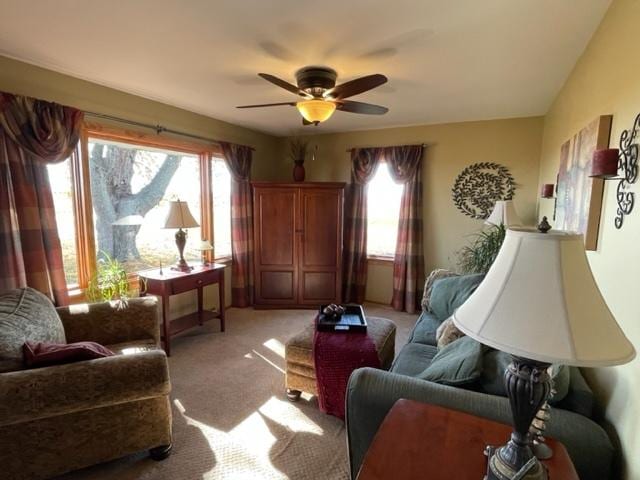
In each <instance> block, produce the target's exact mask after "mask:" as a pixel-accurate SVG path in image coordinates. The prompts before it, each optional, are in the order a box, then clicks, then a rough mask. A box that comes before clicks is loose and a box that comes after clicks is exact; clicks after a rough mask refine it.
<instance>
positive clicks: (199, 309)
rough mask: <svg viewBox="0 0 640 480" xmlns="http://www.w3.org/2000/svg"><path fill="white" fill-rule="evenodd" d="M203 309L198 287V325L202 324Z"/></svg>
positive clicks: (200, 289)
mask: <svg viewBox="0 0 640 480" xmlns="http://www.w3.org/2000/svg"><path fill="white" fill-rule="evenodd" d="M203 317H204V315H203V310H202V287H198V325H200V326H202V324H203V322H204V320H203Z"/></svg>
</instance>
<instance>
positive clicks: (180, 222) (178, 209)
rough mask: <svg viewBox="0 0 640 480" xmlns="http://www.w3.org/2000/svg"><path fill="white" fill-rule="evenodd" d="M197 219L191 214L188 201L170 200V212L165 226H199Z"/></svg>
mask: <svg viewBox="0 0 640 480" xmlns="http://www.w3.org/2000/svg"><path fill="white" fill-rule="evenodd" d="M199 226H200V225H199V224H198V222H196V219H195V218H193V215H191V211H190V210H189V205H187V202H181V201H180V200H175V201H171V202H169V212H168V213H167V218H166V220H165V221H164V228H193V227H199Z"/></svg>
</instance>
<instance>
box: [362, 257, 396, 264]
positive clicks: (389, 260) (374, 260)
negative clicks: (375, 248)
mask: <svg viewBox="0 0 640 480" xmlns="http://www.w3.org/2000/svg"><path fill="white" fill-rule="evenodd" d="M367 263H370V264H372V265H393V257H391V256H386V255H385V256H383V255H368V256H367Z"/></svg>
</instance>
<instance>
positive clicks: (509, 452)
mask: <svg viewBox="0 0 640 480" xmlns="http://www.w3.org/2000/svg"><path fill="white" fill-rule="evenodd" d="M548 367H549V364H548V363H544V362H537V361H535V360H528V359H525V358H519V357H515V356H514V357H512V361H511V364H510V365H509V366H508V367H507V370H506V372H505V386H506V388H507V393H508V395H509V403H510V404H511V414H512V416H513V426H514V430H513V433H512V434H511V439H510V440H509V442H508V443H507V444H506V445H504V446H502V447H500V448H498V449H494V448H489V450H488V454H489V462H488V468H487V477H486V478H487V480H516V479H517V480H547V471H546V469H545V468H544V466H543V465H542V464H541V463H540V461H539V460H538V459H537V458H536V457H535V455H534V454H533V450H532V442H531V435H530V433H529V427H530V426H531V422H532V421H533V419H534V417H535V415H536V413H537V412H538V410H539V409H540V407H541V406H542V405H543V404H544V402H545V401H546V400H547V397H548V396H549V392H550V391H551V378H550V377H549V373H548V372H547V368H548Z"/></svg>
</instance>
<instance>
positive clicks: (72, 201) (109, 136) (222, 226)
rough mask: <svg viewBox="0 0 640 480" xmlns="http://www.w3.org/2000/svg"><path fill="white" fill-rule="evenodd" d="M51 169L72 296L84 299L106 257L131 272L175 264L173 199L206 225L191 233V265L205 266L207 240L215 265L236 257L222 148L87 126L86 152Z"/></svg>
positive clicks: (83, 148)
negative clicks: (170, 219)
mask: <svg viewBox="0 0 640 480" xmlns="http://www.w3.org/2000/svg"><path fill="white" fill-rule="evenodd" d="M47 169H48V174H49V179H50V183H51V189H52V192H53V200H54V208H55V214H56V222H57V226H58V233H59V236H60V241H61V244H62V250H63V262H64V271H65V275H66V279H67V284H68V286H69V287H70V289H69V290H70V291H71V290H72V291H73V292H71V293H72V297H75V298H77V299H79V300H82V299H83V298H82V296H83V291H84V290H85V289H86V288H87V286H88V284H89V282H90V280H91V278H92V277H93V275H95V272H96V269H97V264H98V261H99V260H100V258H103V257H104V256H105V255H109V256H110V257H112V258H115V259H117V260H119V261H120V262H121V263H122V264H123V265H124V267H125V269H126V270H127V272H129V273H135V272H136V271H139V270H142V269H146V268H158V266H159V265H160V263H162V265H163V266H167V267H168V266H170V265H173V264H174V263H175V262H176V261H177V257H178V249H177V247H176V244H175V232H176V230H175V229H165V228H163V227H164V223H165V218H166V215H167V211H168V208H169V201H171V200H182V201H184V202H186V203H187V205H188V206H189V210H190V211H191V213H192V215H193V217H194V218H195V219H196V221H197V222H198V223H199V224H200V226H199V227H197V228H189V229H187V234H188V237H187V244H186V247H185V250H184V257H185V259H186V260H187V262H188V263H192V264H196V263H199V262H200V261H201V260H202V252H201V251H199V250H197V248H198V247H199V246H200V242H201V240H209V241H211V242H212V243H213V244H214V248H215V250H214V252H213V253H214V254H215V258H217V259H220V258H224V257H229V256H231V175H230V172H229V170H228V169H227V166H226V163H225V162H224V160H223V158H222V152H221V151H220V149H219V148H218V147H216V146H215V145H210V144H203V143H198V142H192V141H185V140H182V139H176V138H171V137H168V136H158V135H157V134H146V133H142V132H136V131H131V130H126V129H123V128H119V127H113V126H107V125H104V124H100V123H92V122H85V124H84V129H83V135H82V137H81V141H80V144H79V149H78V153H77V154H76V153H74V154H73V155H72V156H71V157H70V158H69V159H67V160H66V161H64V162H62V163H59V164H55V165H48V166H47ZM207 257H210V255H207ZM131 281H132V282H133V281H135V277H134V276H133V275H132V276H131ZM76 295H77V297H76Z"/></svg>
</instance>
